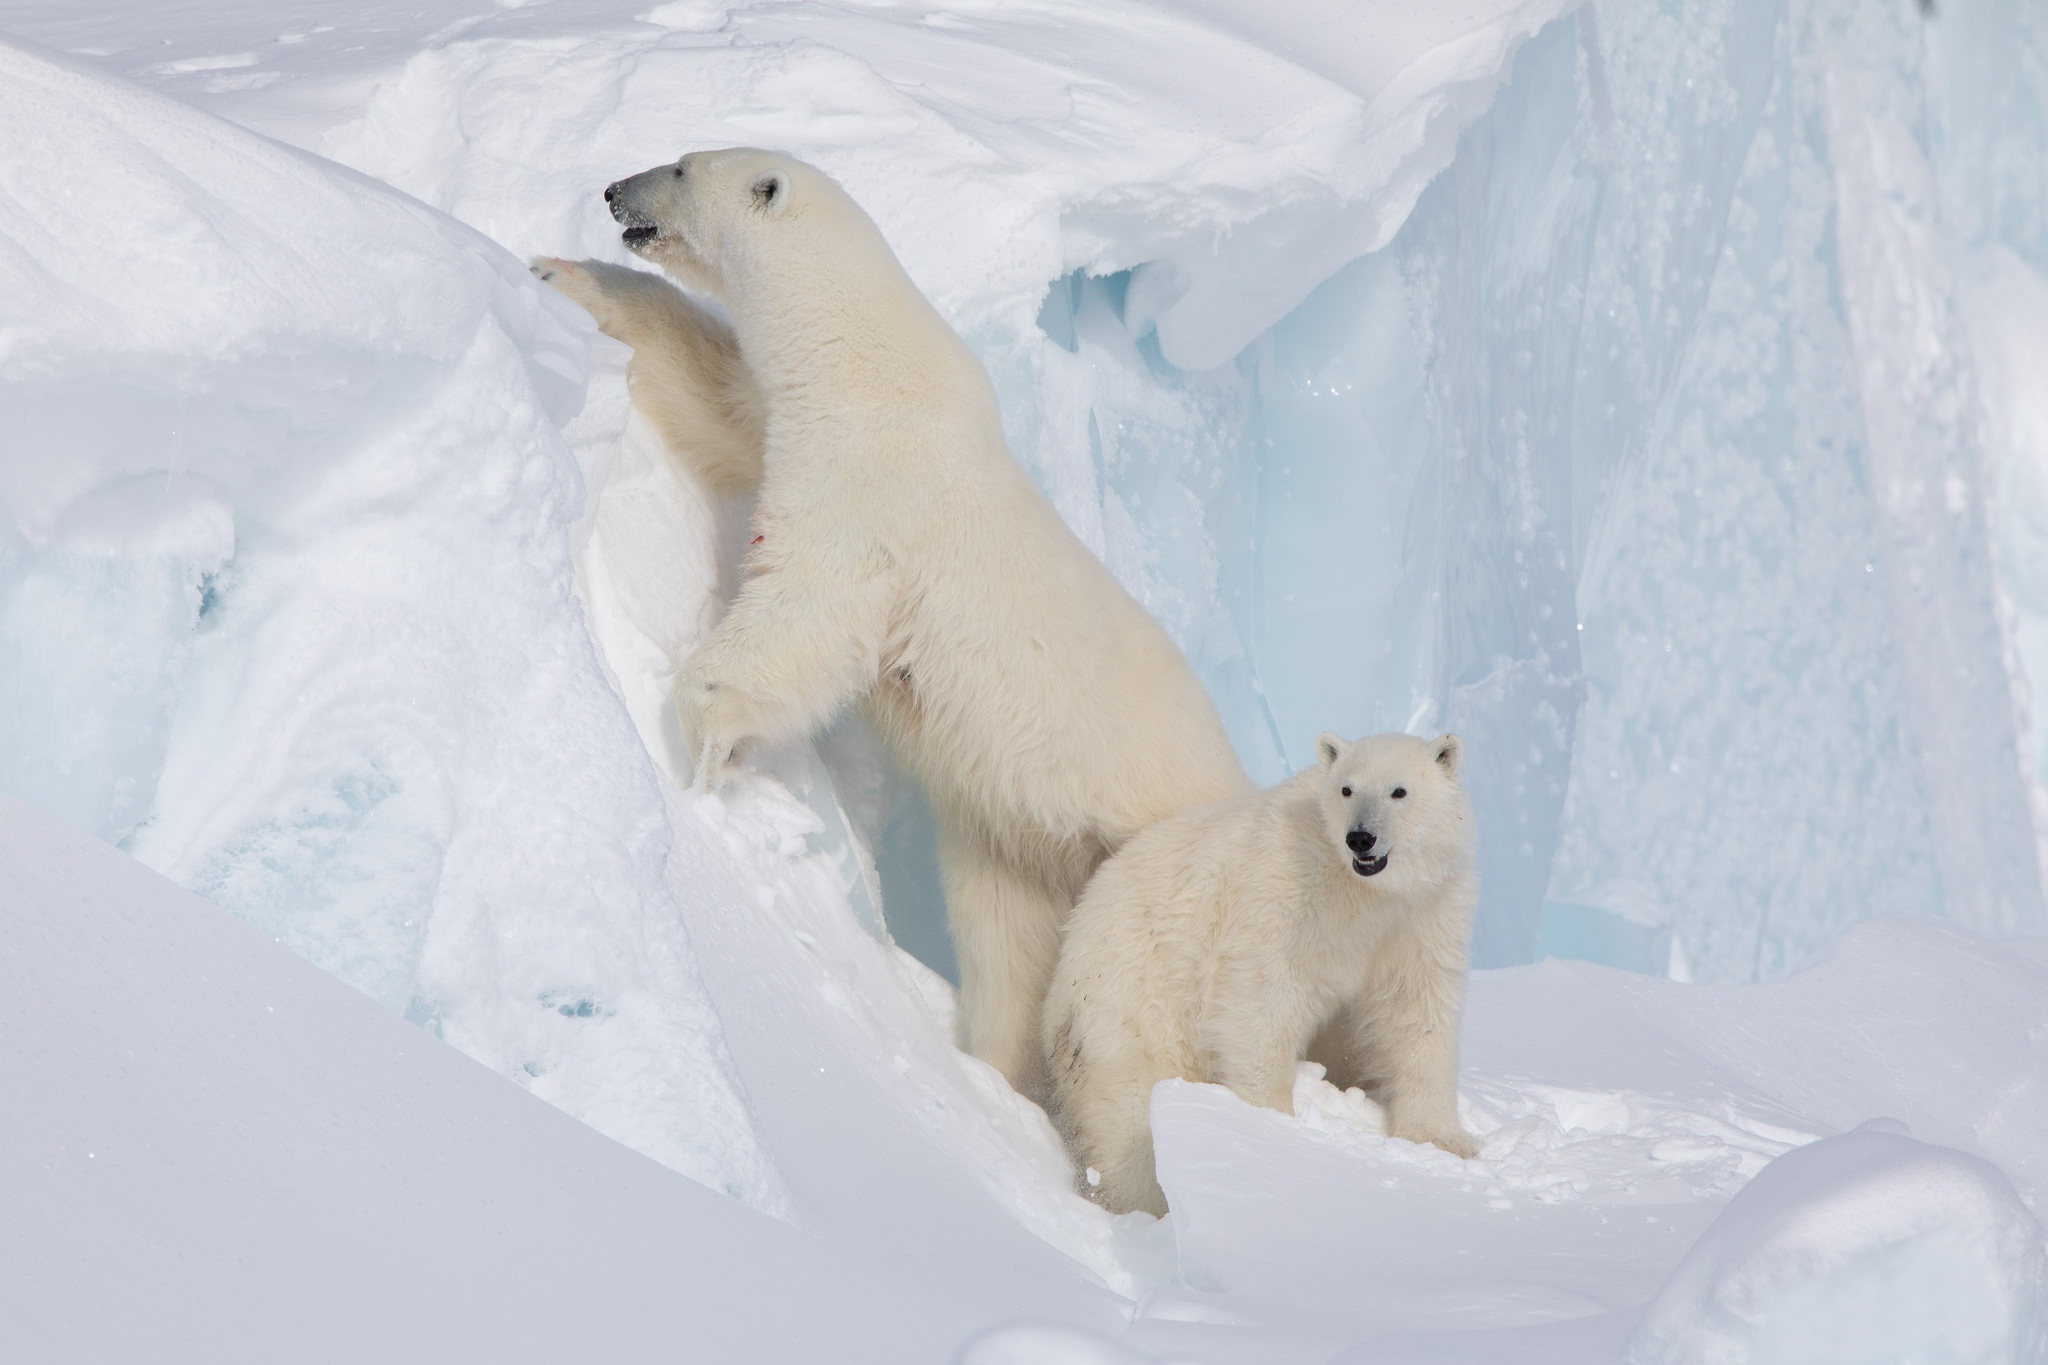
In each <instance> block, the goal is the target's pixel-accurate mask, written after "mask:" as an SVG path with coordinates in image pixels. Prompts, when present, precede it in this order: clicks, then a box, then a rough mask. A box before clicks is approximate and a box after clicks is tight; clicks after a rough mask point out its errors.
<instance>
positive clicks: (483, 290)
mask: <svg viewBox="0 0 2048 1365" xmlns="http://www.w3.org/2000/svg"><path fill="white" fill-rule="evenodd" d="M0 142H4V143H5V145H6V146H7V147H9V148H10V151H9V152H8V155H7V165H6V169H5V180H4V182H0V298H4V299H5V300H6V304H5V307H6V314H5V319H4V327H0V425H4V427H5V428H6V430H7V432H8V436H7V442H8V453H9V457H8V458H7V459H6V460H5V461H0V495H4V497H5V506H6V510H7V514H8V515H7V516H6V517H5V518H0V537H5V539H4V540H0V564H4V566H5V568H4V574H0V660H4V663H0V715H4V716H5V717H6V718H7V720H6V728H7V734H8V742H7V743H6V744H5V746H0V755H4V756H0V781H4V782H5V783H6V785H7V786H8V787H10V788H13V789H15V790H18V791H22V792H24V793H26V794H28V795H30V796H32V797H33V798H34V799H36V800H37V801H38V803H40V804H42V805H44V806H45V807H46V808H47V809H50V810H52V811H54V812H56V813H59V814H61V815H63V816H65V817H66V818H67V819H70V820H71V821H73V822H74V823H76V824H78V825H81V826H83V827H84V828H86V829H88V830H91V831H93V832H94V833H96V834H99V835H101V836H102V837H104V838H108V839H113V840H116V841H119V842H121V843H123V844H124V845H125V846H126V847H128V848H129V849H130V850H131V851H133V852H134V853H135V854H136V856H137V857H139V858H141V859H142V860H144V861H145V862H148V863H150V864H151V865H153V866H155V867H158V868H160V869H162V870H164V871H166V872H168V873H169V874H170V875H172V876H173V877H175V878H177V879H178V880H180V881H182V882H183V883H185V884H186V885H187V886H190V887H192V888H193V889H195V890H198V891H200V892H201V893H203V894H204V895H206V896H208V897H209V898H210V899H212V900H214V901H215V902H216V903H218V904H221V905H223V906H226V907H227V908H229V909H231V910H234V911H236V912H238V913H240V914H242V915H243V916H244V917H246V918H248V919H250V920H252V921H253V922H255V923H256V924H257V925H259V926H260V927H262V928H264V929H265V930H267V931H269V932H270V933H271V934H272V935H273V936H275V937H277V938H279V939H280V940H282V941H283V942H285V943H287V944H289V945H290V946H292V947H293V948H295V949H297V950H298V951H299V952H301V953H303V954H305V955H306V956H308V957H310V958H312V959H313V960H314V961H315V962H318V963H319V964H321V965H322V966H324V967H326V968H327V969H328V970H330V971H332V972H334V973H335V974H336V975H337V976H340V977H341V978H342V979H343V980H345V981H348V982H350V983H351V984H353V985H355V986H357V987H358V988H360V989H361V990H363V991H365V992H366V993H368V994H370V995H371V996H373V997H375V998H376V999H378V1000H380V1001H382V1002H383V1003H384V1004H386V1005H387V1006H389V1007H390V1008H392V1009H395V1010H403V1011H405V1012H406V1013H407V1014H409V1015H411V1016H412V1017H414V1018H415V1019H417V1020H419V1021H420V1022H421V1023H424V1024H427V1025H429V1026H431V1027H433V1028H435V1029H436V1030H437V1031H438V1032H439V1033H440V1034H441V1036H442V1037H444V1038H446V1039H447V1040H448V1041H449V1042H451V1043H453V1044H455V1045H456V1046H457V1047H459V1048H461V1049H462V1050H463V1051H465V1052H468V1053H469V1054H470V1055H471V1056H473V1057H476V1058H477V1059H478V1060H480V1061H482V1062H484V1063H486V1064H487V1065H489V1066H491V1067H492V1068H493V1069H495V1070H497V1071H499V1072H501V1073H503V1074H505V1075H508V1076H511V1077H513V1078H514V1079H516V1080H518V1081H519V1082H521V1083H522V1084H524V1085H527V1086H528V1087H530V1088H531V1089H533V1090H534V1091H536V1092H537V1093H539V1094H540V1095H542V1096H544V1097H545V1098H547V1099H549V1100H551V1101H553V1102H554V1103H556V1104H559V1105H561V1106H562V1107H564V1108H566V1109H568V1110H569V1111H570V1112H572V1113H575V1114H577V1115H578V1116H580V1117H582V1118H584V1119H585V1120H587V1121H589V1122H590V1123H592V1124H594V1125H595V1126H597V1127H598V1128H600V1129H602V1130H604V1131H605V1132H607V1133H610V1134H611V1135H613V1136H614V1137H617V1138H620V1139H621V1140H624V1141H627V1142H630V1143H632V1144H633V1145H634V1146H636V1147H639V1148H640V1149H641V1150H643V1151H645V1152H647V1153H649V1154H650V1155H653V1156H655V1157H657V1158H658V1159H660V1160H662V1161H664V1162H666V1163H668V1164H669V1165H671V1166H674V1167H675V1168H676V1169H678V1170H681V1171H683V1172H685V1173H687V1174H689V1175H692V1176H694V1177H696V1178H698V1179H700V1180H703V1181H705V1182H706V1183H708V1184H711V1185H713V1186H715V1187H718V1188H723V1189H726V1190H729V1191H731V1192H732V1193H734V1194H736V1195H738V1196H740V1197H741V1198H744V1199H746V1200H748V1201H749V1202H751V1203H754V1204H756V1205H757V1206H759V1207H762V1208H765V1209H770V1210H774V1209H779V1208H782V1207H784V1205H785V1201H786V1195H785V1192H784V1191H783V1188H782V1186H781V1184H780V1182H779V1181H778V1180H777V1178H776V1176H775V1173H774V1171H773V1168H772V1166H771V1164H770V1163H769V1161H768V1160H767V1158H766V1157H765V1155H764V1153H763V1151H762V1149H761V1146H760V1140H759V1137H758V1134H757V1133H756V1131H755V1128H754V1122H753V1119H752V1117H751V1115H750V1114H749V1111H748V1106H747V1103H746V1100H745V1098H744V1095H743V1093H742V1089H741V1086H740V1084H739V1081H738V1078H737V1076H736V1075H735V1073H734V1071H733V1067H732V1062H731V1059H730V1057H729V1055H728V1054H727V1052H726V1050H725V1046H724V1043H723V1040H722V1037H721V1031H720V1027H719V1022H718V1019H717V1017H716V1016H715V1014H714V1013H713V1012H712V1008H711V1004H710V1001H709V1000H708V999H707V998H706V996H705V993H704V988H703V985H702V983H701V981H700V980H699V978H698V976H697V972H696V968H695V964H694V962H693V961H692V957H691V950H690V945H689V938H688V934H687V932H686V931H685V929H684V928H683V925H682V923H681V921H680V919H679V916H678V911H677V907H676V903H675V901H674V899H673V897H672V895H671V893H670V891H669V889H668V886H667V884H666V882H665V880H664V878H665V867H666V864H667V860H668V857H669V848H668V838H669V836H668V830H667V826H666V824H665V822H664V821H663V819H662V818H661V807H660V796H659V789H658V787H657V786H656V782H655V775H654V772H653V769H652V767H651V765H650V764H649V763H648V761H647V757H646V754H645V752H644V750H643V749H642V747H641V745H640V743H639V741H638V739H637V737H636V735H635V733H634V731H633V727H632V725H631V723H630V721H629V719H628V717H627V715H626V714H625V711H624V709H623V708H622V707H621V706H620V705H619V704H618V701H617V699H616V698H615V696H614V695H613V693H612V692H611V690H610V689H609V688H608V687H607V686H606V684H605V680H604V677H603V674H602V672H601V671H600V668H599V665H598V661H597V657H596V655H595V653H594V651H593V650H592V648H591V644H590V640H589V636H588V635H587V633H586V632H585V630H584V628H583V626H582V623H581V620H580V611H579V610H578V607H577V602H576V599H575V597H574V596H573V595H572V592H571V569H570V560H569V554H568V537H567V534H566V532H567V529H568V527H569V525H570V523H571V522H572V521H573V520H574V519H575V518H576V517H577V516H578V515H579V513H580V511H581V503H582V496H583V487H582V483H581V480H580V477H579V473H578V470H577V466H576V463H575V460H574V458H573V457H572V455H571V452H570V449H569V447H568V445H567V443H566V442H565V439H564V436H563V432H562V427H563V424H564V423H566V422H567V421H568V420H569V419H570V418H571V417H573V416H574V415H575V413H576V412H577V410H578V408H579V406H580V405H581V404H582V402H583V387H584V380H585V367H586V363H587V356H588V352H589V349H590V337H589V327H588V324H587V321H586V320H584V319H582V318H581V317H580V316H579V314H578V312H577V310H574V309H573V308H569V307H566V306H564V303H563V301H562V300H560V299H559V298H558V297H556V296H554V295H552V294H551V293H550V292H549V291H547V290H545V289H543V288H540V287H539V286H538V285H537V284H536V283H535V282H534V281H533V280H532V279H531V278H530V277H528V276H527V274H526V273H525V271H524V270H523V269H521V268H520V267H519V266H518V264H517V263H516V262H515V261H513V260H511V259H510V258H509V257H507V256H506V255H505V254H504V253H503V252H502V251H500V250H499V249H498V248H496V247H493V246H491V245H490V244H489V243H488V242H486V241H484V240H483V239H481V238H479V237H477V236H475V235H474V234H473V233H471V232H470V231H468V230H467V229H464V228H462V227H461V226H459V225H458V224H455V223H453V222H451V221H449V220H448V219H447V218H445V217H443V216H441V215H439V214H436V213H433V212H431V211H429V210H426V209H424V208H422V207H421V206H419V205H418V204H416V203H413V202H411V201H409V200H407V199H405V198H404V197H402V196H399V195H396V194H394V193H392V192H390V191H389V190H387V189H385V188H383V187H381V186H378V185H376V184H374V183H372V182H369V181H366V180H363V179H361V178H359V177H356V176H354V175H352V174H350V173H348V172H346V171H343V170H341V169H340V168H338V167H335V166H333V165H331V164H323V163H321V162H319V161H317V160H316V159H314V158H311V157H309V156H307V155H305V154H304V153H301V152H297V151H294V150H291V149H289V148H285V147H281V146H278V145H276V144H274V143H270V142H268V141H266V140H264V139H262V138H259V137H256V136H253V135H251V134H248V133H245V132H243V131H241V130H239V129H237V128H234V127H233V126H231V125H229V124H226V123H224V122H222V121H220V120H218V119H216V118H214V117H212V116H210V115H205V114H201V113H199V112H197V111H194V110H192V109H190V108H189V107H187V106H185V105H181V104H179V103H177V102H175V101H172V100H170V99H167V98H165V97H163V96H160V95H156V94H151V93H148V92H145V91H143V90H140V89H138V88H135V87H132V86H129V85H126V84H124V83H122V82H118V81H114V80H110V79H108V78H106V77H104V76H101V75H97V74H93V73H90V72H87V71H85V70H83V69H80V68H78V67H74V66H71V65H68V64H65V63H63V62H59V61H55V60H50V59H46V58H45V57H42V56H40V55H37V54H35V53H33V52H31V51H29V50H27V49H24V48H20V47H15V46H5V47H0ZM85 186H92V187H94V188H93V189H92V190H91V191H90V192H81V191H82V187H85Z"/></svg>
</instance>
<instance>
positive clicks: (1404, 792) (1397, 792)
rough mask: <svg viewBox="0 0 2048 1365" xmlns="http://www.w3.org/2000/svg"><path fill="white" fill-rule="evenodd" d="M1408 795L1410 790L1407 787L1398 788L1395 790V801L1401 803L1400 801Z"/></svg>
mask: <svg viewBox="0 0 2048 1365" xmlns="http://www.w3.org/2000/svg"><path fill="white" fill-rule="evenodd" d="M1407 794H1408V789H1407V788H1406V787H1396V788H1394V799H1395V800H1396V801H1399V800H1400V799H1401V798H1402V797H1404V796H1406V795H1407Z"/></svg>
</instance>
